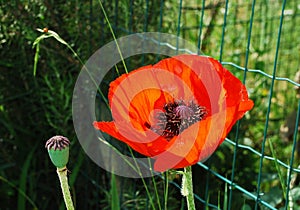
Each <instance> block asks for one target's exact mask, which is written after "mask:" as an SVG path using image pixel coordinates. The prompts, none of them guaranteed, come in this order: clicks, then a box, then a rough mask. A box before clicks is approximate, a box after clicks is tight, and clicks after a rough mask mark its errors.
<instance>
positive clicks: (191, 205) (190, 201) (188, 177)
mask: <svg viewBox="0 0 300 210" xmlns="http://www.w3.org/2000/svg"><path fill="white" fill-rule="evenodd" d="M184 176H185V178H183V179H182V181H184V182H185V183H183V186H184V187H186V189H187V195H186V201H187V206H188V210H196V208H195V201H194V193H193V179H192V166H187V167H185V168H184Z"/></svg>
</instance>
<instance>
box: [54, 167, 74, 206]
mask: <svg viewBox="0 0 300 210" xmlns="http://www.w3.org/2000/svg"><path fill="white" fill-rule="evenodd" d="M56 172H57V175H58V178H59V181H60V186H61V190H62V193H63V196H64V201H65V204H66V207H67V210H74V206H73V201H72V198H71V193H70V189H69V184H68V177H67V173H68V169H67V167H66V166H65V167H63V168H57V170H56Z"/></svg>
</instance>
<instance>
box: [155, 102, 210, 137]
mask: <svg viewBox="0 0 300 210" xmlns="http://www.w3.org/2000/svg"><path fill="white" fill-rule="evenodd" d="M206 115H207V110H206V108H205V107H203V106H199V105H197V104H196V103H195V102H194V101H190V102H189V103H185V102H184V101H183V100H178V101H174V102H169V103H167V104H165V106H164V108H163V111H161V112H158V113H157V114H156V116H155V118H156V124H155V125H153V126H151V130H152V131H154V132H155V133H157V134H159V135H161V136H163V137H165V138H166V139H167V140H170V139H171V138H173V137H174V136H178V135H179V134H180V133H181V132H182V131H183V130H185V129H187V128H188V127H189V126H190V125H192V124H194V123H196V122H198V121H200V120H202V119H204V118H205V117H206Z"/></svg>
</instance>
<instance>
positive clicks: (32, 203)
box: [0, 176, 38, 210]
mask: <svg viewBox="0 0 300 210" xmlns="http://www.w3.org/2000/svg"><path fill="white" fill-rule="evenodd" d="M0 180H2V181H3V182H5V183H7V184H8V185H9V186H11V187H13V188H15V189H16V190H17V191H18V193H19V194H21V195H22V196H23V197H24V198H26V200H27V201H28V202H29V203H30V204H31V205H32V206H33V210H37V209H38V207H37V206H36V204H35V203H34V202H33V200H31V199H30V198H29V197H28V196H27V195H26V193H25V192H24V191H22V190H21V189H20V188H18V187H17V186H16V185H14V184H13V183H12V182H10V181H8V180H7V179H5V178H4V177H2V176H0ZM24 209H25V208H24Z"/></svg>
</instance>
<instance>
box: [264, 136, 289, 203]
mask: <svg viewBox="0 0 300 210" xmlns="http://www.w3.org/2000/svg"><path fill="white" fill-rule="evenodd" d="M268 141H269V145H270V150H271V153H272V157H273V158H274V163H275V167H276V170H277V173H278V177H279V181H280V184H281V188H282V193H283V197H284V198H285V197H286V194H285V189H286V185H285V182H284V179H283V176H282V174H281V171H280V167H279V164H278V161H277V158H276V153H275V150H274V148H273V144H272V141H271V140H270V139H268Z"/></svg>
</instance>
